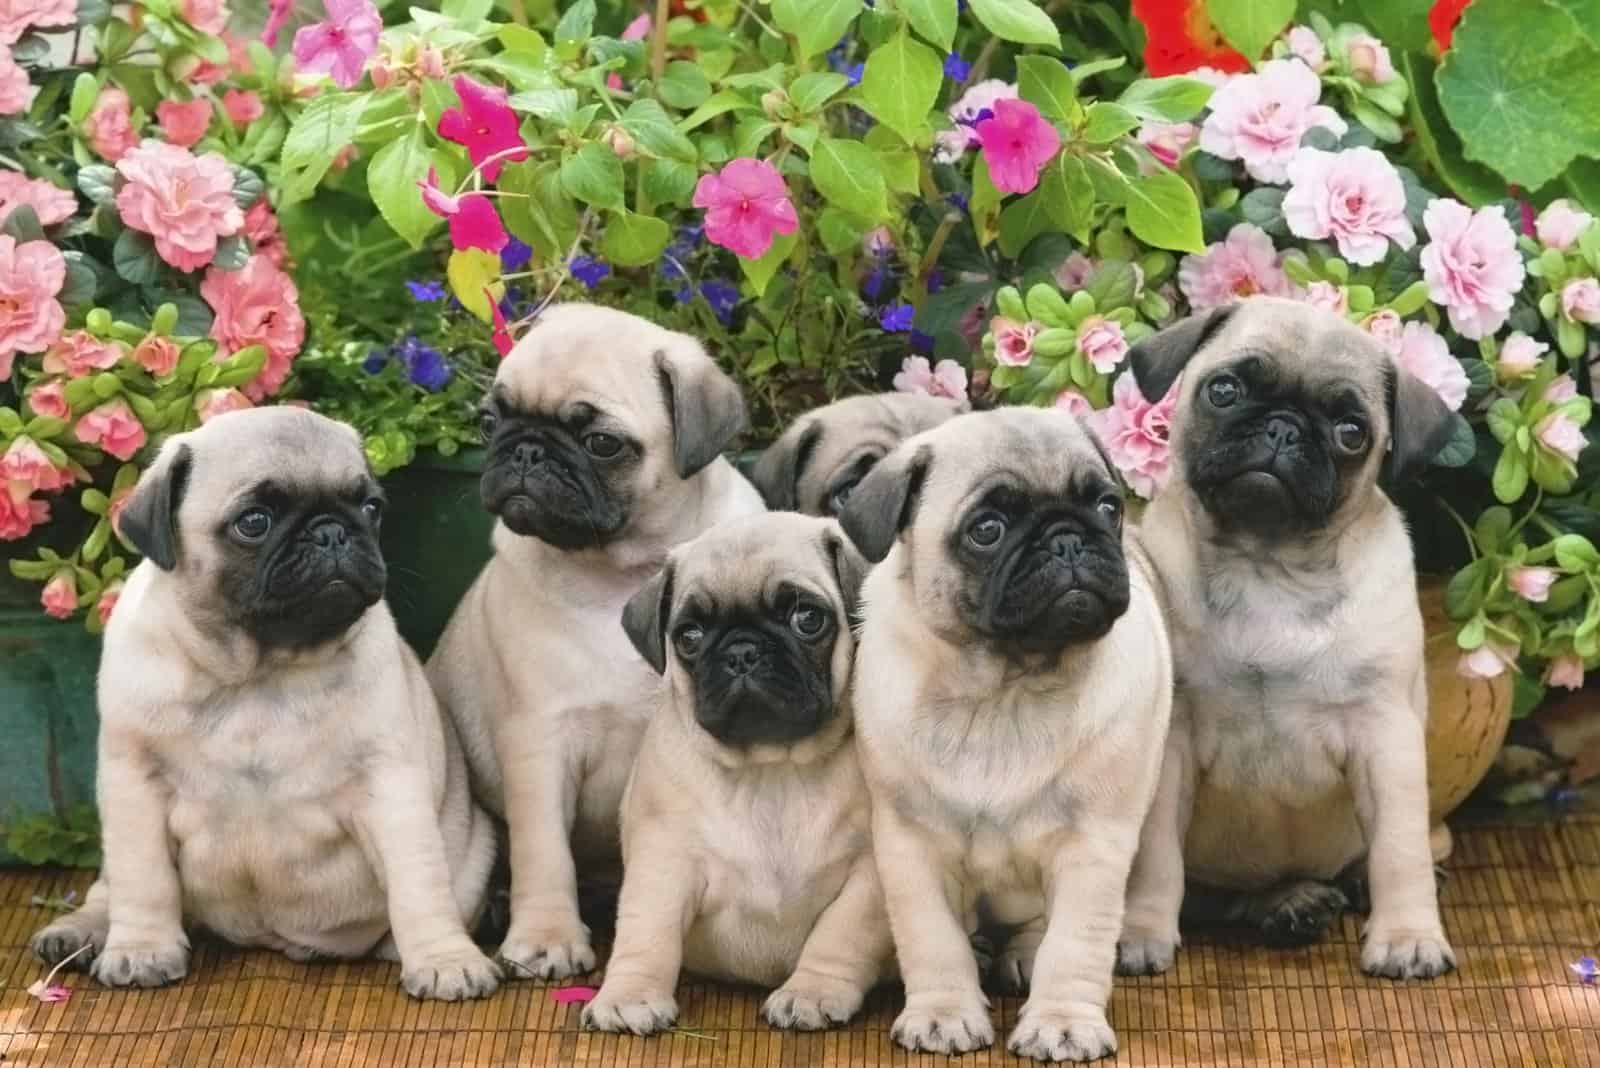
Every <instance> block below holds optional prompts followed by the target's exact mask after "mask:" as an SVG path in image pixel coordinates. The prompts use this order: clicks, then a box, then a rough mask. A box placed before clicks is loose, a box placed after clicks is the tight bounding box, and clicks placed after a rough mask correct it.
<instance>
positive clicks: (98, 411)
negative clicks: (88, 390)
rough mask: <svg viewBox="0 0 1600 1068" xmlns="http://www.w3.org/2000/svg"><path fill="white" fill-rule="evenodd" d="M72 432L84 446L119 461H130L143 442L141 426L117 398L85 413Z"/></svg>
mask: <svg viewBox="0 0 1600 1068" xmlns="http://www.w3.org/2000/svg"><path fill="white" fill-rule="evenodd" d="M72 432H73V434H75V435H76V436H77V438H78V440H79V441H81V442H83V443H84V444H85V445H98V446H100V448H101V449H102V450H104V451H105V452H106V453H108V454H110V455H112V456H115V457H116V458H117V459H119V460H131V459H133V454H134V453H136V452H138V451H139V449H140V448H142V447H143V445H144V441H145V433H144V424H143V423H141V422H139V417H138V416H136V415H134V414H133V409H132V408H129V407H128V402H127V401H125V400H123V399H122V398H121V397H118V398H117V399H116V400H112V401H107V402H106V403H105V404H102V405H100V406H99V407H98V408H94V409H91V410H90V411H88V412H85V413H84V415H83V416H82V417H81V418H80V419H79V420H78V425H77V426H75V427H74V428H73V430H72Z"/></svg>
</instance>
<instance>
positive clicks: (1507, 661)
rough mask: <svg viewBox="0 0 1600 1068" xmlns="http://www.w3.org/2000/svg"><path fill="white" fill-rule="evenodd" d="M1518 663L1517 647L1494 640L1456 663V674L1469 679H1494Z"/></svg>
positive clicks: (1465, 654) (1464, 655) (1465, 655)
mask: <svg viewBox="0 0 1600 1068" xmlns="http://www.w3.org/2000/svg"><path fill="white" fill-rule="evenodd" d="M1516 662H1517V647H1516V646H1515V645H1509V644H1507V643H1505V642H1497V641H1494V640H1493V639H1491V640H1489V641H1486V642H1484V643H1483V644H1482V645H1480V646H1478V647H1477V648H1476V649H1474V650H1472V652H1470V653H1464V654H1462V656H1461V659H1460V660H1458V661H1456V674H1458V675H1460V676H1461V677H1462V678H1467V679H1493V678H1498V677H1499V676H1501V675H1503V674H1505V672H1506V669H1507V668H1508V667H1511V666H1512V665H1514V664H1515V663H1516Z"/></svg>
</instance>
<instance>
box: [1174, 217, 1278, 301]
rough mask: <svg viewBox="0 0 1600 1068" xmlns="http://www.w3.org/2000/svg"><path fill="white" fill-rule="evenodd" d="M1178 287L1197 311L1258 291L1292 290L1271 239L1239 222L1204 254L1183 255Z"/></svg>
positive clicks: (1179, 268)
mask: <svg viewBox="0 0 1600 1068" xmlns="http://www.w3.org/2000/svg"><path fill="white" fill-rule="evenodd" d="M1178 287H1179V288H1180V289H1182V290H1183V295H1184V296H1185V297H1188V298H1189V306H1190V308H1191V310H1193V311H1197V312H1199V311H1205V310H1206V309H1208V308H1215V307H1217V306H1219V305H1222V304H1231V303H1232V302H1233V301H1235V300H1240V299H1243V298H1245V297H1253V296H1256V295H1257V294H1260V293H1265V294H1267V295H1269V296H1276V297H1287V296H1292V295H1293V290H1294V287H1293V286H1292V285H1291V284H1290V282H1289V276H1288V275H1286V274H1284V273H1283V267H1282V259H1281V258H1280V257H1279V255H1278V250H1277V249H1275V248H1273V247H1272V238H1270V237H1268V236H1267V232H1266V231H1265V230H1263V229H1261V228H1260V227H1259V226H1256V225H1254V224H1253V223H1238V224H1236V225H1235V226H1234V227H1233V229H1231V230H1229V231H1228V236H1227V237H1226V238H1225V239H1224V240H1222V241H1219V242H1217V243H1216V244H1214V245H1208V246H1206V250H1205V252H1204V253H1203V254H1201V255H1189V256H1185V257H1184V258H1183V262H1182V263H1181V264H1179V266H1178Z"/></svg>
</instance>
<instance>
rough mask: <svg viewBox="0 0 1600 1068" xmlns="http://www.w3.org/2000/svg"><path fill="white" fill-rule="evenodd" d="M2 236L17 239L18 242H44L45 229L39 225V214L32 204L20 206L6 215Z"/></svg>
mask: <svg viewBox="0 0 1600 1068" xmlns="http://www.w3.org/2000/svg"><path fill="white" fill-rule="evenodd" d="M0 234H5V235H6V236H7V237H11V238H15V239H16V240H17V242H19V243H21V242H23V241H42V240H43V239H44V227H43V226H42V225H40V223H39V213H38V212H37V211H35V210H34V209H33V205H32V204H18V205H17V206H16V207H14V208H12V209H11V210H10V211H9V212H7V213H6V217H5V220H4V223H3V225H0Z"/></svg>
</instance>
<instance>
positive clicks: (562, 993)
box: [550, 15, 650, 1005]
mask: <svg viewBox="0 0 1600 1068" xmlns="http://www.w3.org/2000/svg"><path fill="white" fill-rule="evenodd" d="M649 17H650V16H649V15H640V16H639V18H642V19H647V18H649ZM599 993H600V991H598V990H596V989H595V988H594V987H592V986H562V987H557V988H556V989H554V990H552V991H550V998H551V1000H552V1001H554V1002H555V1003H556V1004H558V1005H582V1004H583V1003H585V1002H588V1001H593V1000H594V999H595V995H597V994H599Z"/></svg>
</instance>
